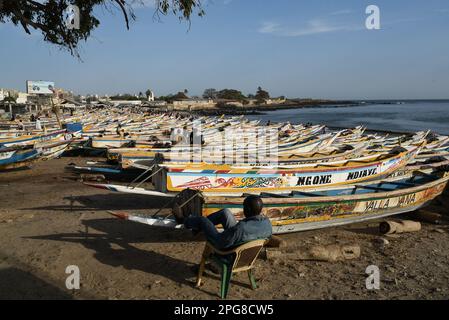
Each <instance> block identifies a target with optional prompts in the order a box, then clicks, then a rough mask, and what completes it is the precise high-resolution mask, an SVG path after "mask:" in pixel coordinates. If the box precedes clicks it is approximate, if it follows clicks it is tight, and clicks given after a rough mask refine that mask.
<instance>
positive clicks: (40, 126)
mask: <svg viewBox="0 0 449 320" xmlns="http://www.w3.org/2000/svg"><path fill="white" fill-rule="evenodd" d="M36 130H42V124H41V119H40V118H37V119H36Z"/></svg>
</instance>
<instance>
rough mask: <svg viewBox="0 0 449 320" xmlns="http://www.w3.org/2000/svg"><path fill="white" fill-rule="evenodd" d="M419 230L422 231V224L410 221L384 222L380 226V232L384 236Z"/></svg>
mask: <svg viewBox="0 0 449 320" xmlns="http://www.w3.org/2000/svg"><path fill="white" fill-rule="evenodd" d="M419 230H421V223H419V222H416V221H410V220H403V221H382V222H381V223H380V224H379V231H380V233H382V234H393V233H404V232H416V231H419Z"/></svg>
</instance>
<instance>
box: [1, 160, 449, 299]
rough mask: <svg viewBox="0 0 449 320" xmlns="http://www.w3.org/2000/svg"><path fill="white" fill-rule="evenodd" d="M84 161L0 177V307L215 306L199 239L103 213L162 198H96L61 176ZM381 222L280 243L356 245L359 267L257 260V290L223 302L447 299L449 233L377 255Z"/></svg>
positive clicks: (394, 241)
mask: <svg viewBox="0 0 449 320" xmlns="http://www.w3.org/2000/svg"><path fill="white" fill-rule="evenodd" d="M86 160H87V159H86V158H67V157H65V158H62V159H55V160H51V161H46V162H45V161H44V162H38V163H36V164H35V165H34V167H33V168H32V169H31V170H19V171H12V172H4V173H2V175H1V176H0V194H1V199H2V201H0V234H1V235H2V236H1V242H0V299H218V293H219V277H218V276H216V275H213V274H212V273H210V272H208V273H207V274H206V278H205V283H204V285H203V286H202V287H201V288H199V289H198V288H195V287H194V286H193V283H194V280H195V275H196V273H195V267H196V265H197V264H198V262H199V261H200V257H201V253H202V250H203V246H204V239H203V238H202V236H201V235H198V236H193V235H192V234H191V232H189V231H186V230H177V231H176V230H171V229H165V228H152V227H149V226H146V225H139V224H136V223H133V222H127V221H121V220H117V219H116V218H114V217H112V216H110V215H109V214H108V213H107V211H108V210H123V211H131V212H141V213H144V212H147V213H149V212H152V211H154V210H156V209H157V208H159V207H161V206H162V205H163V204H164V202H163V200H161V199H159V198H152V197H148V196H138V195H123V194H114V193H111V192H107V191H102V190H97V189H92V188H88V187H86V186H84V185H83V184H82V183H80V182H79V181H77V176H75V175H73V174H72V173H70V172H67V171H65V169H64V167H65V166H66V165H67V164H69V163H77V164H83V163H84V162H85V161H86ZM377 227H378V222H376V221H371V222H370V223H364V224H357V225H350V226H344V227H339V228H331V229H323V230H317V231H309V232H303V233H296V234H289V235H284V236H282V238H283V239H285V240H287V243H288V250H293V251H294V250H295V247H297V246H309V245H314V244H320V245H322V244H335V243H338V244H346V243H357V244H359V245H360V246H361V257H360V258H358V259H355V260H348V261H344V262H333V263H330V262H315V261H297V260H291V259H289V258H282V257H281V258H278V259H274V260H266V259H262V258H261V259H260V260H259V261H258V262H257V267H256V271H255V274H256V279H257V280H258V284H259V288H258V289H257V290H254V291H253V290H251V289H250V287H249V283H248V279H247V277H246V274H241V275H237V276H236V277H235V278H234V279H233V282H232V285H231V288H230V292H229V296H228V298H229V299H447V298H448V297H449V275H448V274H447V260H448V258H449V241H448V240H449V234H448V227H447V226H444V225H431V224H425V223H423V228H422V230H421V231H420V232H414V233H406V234H401V235H398V236H395V237H388V238H387V240H388V244H387V245H383V246H382V245H379V244H378V240H379V238H380V235H379V234H378V231H377ZM68 265H76V266H78V267H79V269H80V273H81V288H80V289H79V290H73V291H72V290H68V289H66V286H65V281H66V277H67V276H68V275H67V274H66V273H65V269H66V267H67V266H68ZM369 265H377V266H379V269H380V276H381V287H380V290H367V289H366V287H365V280H366V277H367V274H366V273H365V269H366V267H367V266H369Z"/></svg>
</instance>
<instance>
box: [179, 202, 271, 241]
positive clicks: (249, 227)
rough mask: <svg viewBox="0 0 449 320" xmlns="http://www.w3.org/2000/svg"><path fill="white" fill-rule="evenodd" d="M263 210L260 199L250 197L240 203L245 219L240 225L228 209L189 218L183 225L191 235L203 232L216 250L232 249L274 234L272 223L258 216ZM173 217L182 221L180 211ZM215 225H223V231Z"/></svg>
mask: <svg viewBox="0 0 449 320" xmlns="http://www.w3.org/2000/svg"><path fill="white" fill-rule="evenodd" d="M262 208H263V202H262V199H261V198H260V197H259V196H255V195H251V196H248V197H246V198H245V200H244V201H243V214H244V215H245V218H244V219H243V220H241V221H239V222H237V220H236V219H235V216H234V215H233V214H232V212H231V210H229V209H227V208H225V209H222V210H220V211H217V212H215V213H212V214H211V215H209V216H207V217H188V218H186V219H185V221H184V226H185V227H186V228H187V229H192V231H193V232H194V233H198V232H200V231H202V232H204V234H205V235H206V238H207V240H208V241H209V242H211V243H212V244H213V245H214V246H215V247H216V248H217V249H227V248H232V247H235V246H237V245H240V244H242V243H245V242H248V241H252V240H257V239H268V238H270V237H271V235H272V233H273V230H272V226H271V222H270V220H269V219H268V218H267V217H265V216H263V215H261V212H262ZM175 216H176V218H177V220H178V221H182V220H183V219H184V217H183V215H182V212H181V211H180V210H175ZM217 225H222V226H223V229H224V231H223V232H219V231H218V230H217V228H216V226H217Z"/></svg>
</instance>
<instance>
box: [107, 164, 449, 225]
mask: <svg viewBox="0 0 449 320" xmlns="http://www.w3.org/2000/svg"><path fill="white" fill-rule="evenodd" d="M448 180H449V174H448V173H447V172H445V171H435V172H434V173H433V174H425V173H420V172H415V173H414V175H413V176H412V177H408V178H406V179H403V180H399V181H376V182H373V183H372V184H363V185H357V184H356V185H350V186H345V187H342V188H339V189H334V190H323V191H320V192H313V193H312V192H298V191H295V192H290V193H285V194H271V193H262V194H260V196H261V197H262V199H263V203H264V209H263V214H264V215H266V216H267V217H269V218H270V220H271V223H272V226H273V233H274V234H282V233H290V232H299V231H305V230H311V229H318V228H325V227H333V226H340V225H346V224H350V223H356V222H361V221H367V220H371V219H379V218H385V217H388V216H392V215H396V214H400V213H405V212H410V211H414V210H417V209H419V208H421V207H423V206H425V205H426V204H428V203H429V202H430V201H432V200H433V199H435V198H436V197H437V196H439V195H440V194H441V193H442V192H443V190H444V188H445V187H446V185H447V183H448ZM244 198H245V197H215V196H206V195H204V194H202V192H201V191H198V190H185V191H184V192H183V193H181V194H180V195H179V196H178V197H176V199H175V204H174V207H175V208H177V210H181V212H182V213H183V215H184V216H185V217H187V216H190V215H193V216H208V215H209V214H211V213H213V212H216V211H218V210H220V209H223V208H228V209H230V210H231V211H232V212H233V214H234V215H235V216H236V218H237V219H238V220H239V219H242V218H243V200H244ZM110 213H111V214H113V215H114V216H116V217H118V218H121V219H125V220H131V221H135V222H139V223H143V224H148V225H152V226H161V227H171V228H183V225H182V221H176V220H175V219H174V218H170V217H163V216H159V215H157V214H155V215H153V216H142V215H135V214H130V213H126V212H110Z"/></svg>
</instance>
